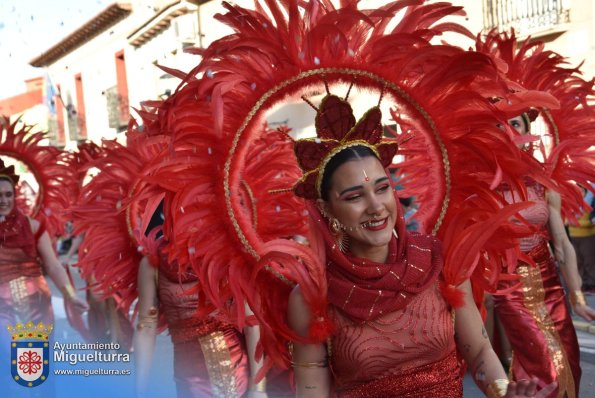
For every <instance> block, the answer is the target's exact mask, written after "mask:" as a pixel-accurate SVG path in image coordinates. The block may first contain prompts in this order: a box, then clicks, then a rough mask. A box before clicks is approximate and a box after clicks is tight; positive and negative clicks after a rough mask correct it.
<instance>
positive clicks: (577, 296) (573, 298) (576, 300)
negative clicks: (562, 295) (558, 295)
mask: <svg viewBox="0 0 595 398" xmlns="http://www.w3.org/2000/svg"><path fill="white" fill-rule="evenodd" d="M569 299H570V304H572V305H573V306H575V305H577V304H579V305H587V300H585V295H584V294H583V292H582V291H581V290H573V291H572V292H570V295H569Z"/></svg>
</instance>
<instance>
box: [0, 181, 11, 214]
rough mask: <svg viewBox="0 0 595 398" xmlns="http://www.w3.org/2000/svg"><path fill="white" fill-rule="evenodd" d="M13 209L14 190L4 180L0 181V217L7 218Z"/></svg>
mask: <svg viewBox="0 0 595 398" xmlns="http://www.w3.org/2000/svg"><path fill="white" fill-rule="evenodd" d="M13 208H14V188H13V187H12V184H11V183H10V182H8V181H6V180H0V216H7V215H9V214H10V212H11V211H12V209H13Z"/></svg>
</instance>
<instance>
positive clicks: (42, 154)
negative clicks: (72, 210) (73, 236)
mask: <svg viewBox="0 0 595 398" xmlns="http://www.w3.org/2000/svg"><path fill="white" fill-rule="evenodd" d="M18 124H19V120H16V121H14V122H13V123H10V120H9V119H8V118H7V117H4V118H2V120H0V125H1V126H2V131H1V134H0V154H1V155H5V156H10V157H13V158H15V159H17V160H19V161H21V162H23V163H24V164H25V165H26V166H27V168H28V169H29V170H30V171H31V173H33V175H34V176H35V179H36V180H37V182H38V184H39V192H37V197H36V200H35V203H34V204H33V206H32V207H31V208H30V209H23V210H25V212H26V213H27V214H28V215H29V216H30V217H33V218H35V219H38V220H43V221H44V222H45V225H46V228H47V230H48V233H49V234H50V236H52V237H56V236H58V235H61V234H62V233H63V232H64V225H65V221H66V220H65V219H64V212H65V210H66V209H67V208H68V206H69V203H70V199H71V198H72V196H73V195H74V192H76V180H75V176H74V174H73V173H72V171H71V169H70V168H69V167H68V159H67V157H68V155H67V153H66V152H63V151H61V150H60V149H58V148H56V147H53V146H48V145H42V144H41V141H43V140H44V139H46V135H45V134H44V133H41V132H34V127H33V126H28V125H23V126H22V127H21V128H17V125H18ZM27 210H28V211H27Z"/></svg>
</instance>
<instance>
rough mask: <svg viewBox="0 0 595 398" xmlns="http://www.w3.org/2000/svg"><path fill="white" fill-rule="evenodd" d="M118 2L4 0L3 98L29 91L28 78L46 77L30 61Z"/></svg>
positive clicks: (0, 12) (0, 19) (0, 4)
mask: <svg viewBox="0 0 595 398" xmlns="http://www.w3.org/2000/svg"><path fill="white" fill-rule="evenodd" d="M114 2H115V1H114V0H55V1H48V0H1V1H0V65H1V67H0V87H1V89H0V99H2V98H7V97H10V96H12V95H16V94H19V93H22V92H24V91H25V83H24V82H23V81H24V80H25V79H29V78H32V77H36V76H43V75H44V70H43V69H39V68H33V67H31V66H30V65H29V61H31V60H32V59H33V58H35V57H36V56H37V55H39V54H41V53H43V52H44V51H45V50H47V49H49V48H50V47H51V46H52V45H54V44H56V43H57V42H59V41H60V40H61V39H62V38H64V37H65V36H67V35H68V34H69V33H70V32H72V31H74V30H75V29H77V28H78V27H79V26H81V25H82V24H84V23H85V22H87V21H88V20H89V19H91V18H92V17H93V16H94V15H95V14H97V13H98V12H99V11H101V10H103V9H104V8H105V7H107V6H108V5H110V4H112V3H114Z"/></svg>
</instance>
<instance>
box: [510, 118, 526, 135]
mask: <svg viewBox="0 0 595 398" xmlns="http://www.w3.org/2000/svg"><path fill="white" fill-rule="evenodd" d="M508 124H510V126H511V127H512V128H514V129H515V130H516V131H517V132H518V133H519V134H527V133H528V131H527V125H526V124H525V120H524V119H523V117H522V116H521V115H519V116H516V117H513V118H512V119H508Z"/></svg>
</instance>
